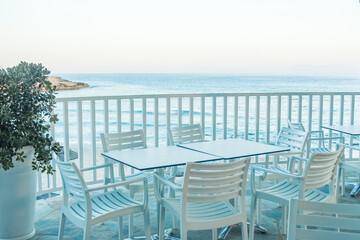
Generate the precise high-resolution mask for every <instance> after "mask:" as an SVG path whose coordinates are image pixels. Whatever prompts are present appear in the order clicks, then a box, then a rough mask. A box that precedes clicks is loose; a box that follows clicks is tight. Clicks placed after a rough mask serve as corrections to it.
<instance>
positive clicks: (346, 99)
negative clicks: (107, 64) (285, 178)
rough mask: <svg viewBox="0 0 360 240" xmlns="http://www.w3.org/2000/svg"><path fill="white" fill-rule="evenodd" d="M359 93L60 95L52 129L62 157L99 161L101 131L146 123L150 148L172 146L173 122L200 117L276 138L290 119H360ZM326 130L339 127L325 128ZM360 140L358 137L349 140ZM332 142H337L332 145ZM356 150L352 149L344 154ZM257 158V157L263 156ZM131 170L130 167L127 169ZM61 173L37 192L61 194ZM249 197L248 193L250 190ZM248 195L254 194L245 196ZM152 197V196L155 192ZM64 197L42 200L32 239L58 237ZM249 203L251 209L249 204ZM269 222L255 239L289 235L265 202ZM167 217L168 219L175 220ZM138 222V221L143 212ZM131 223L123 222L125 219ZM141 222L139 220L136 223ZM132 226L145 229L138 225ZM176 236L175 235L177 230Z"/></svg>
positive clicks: (223, 131) (202, 234) (217, 130)
mask: <svg viewBox="0 0 360 240" xmlns="http://www.w3.org/2000/svg"><path fill="white" fill-rule="evenodd" d="M359 100H360V93H358V92H334V93H329V92H313V93H309V92H296V93H295V92H289V93H251V94H246V93H234V94H230V93H226V94H172V95H132V96H110V97H109V96H104V97H81V98H60V99H57V102H58V107H57V110H56V113H57V114H58V115H59V119H60V121H59V122H58V123H57V124H56V125H54V126H52V135H53V136H54V137H55V138H56V139H57V140H58V141H59V142H60V143H61V145H62V146H63V147H64V159H65V161H69V160H70V158H71V154H70V151H71V150H72V151H76V152H77V153H78V154H77V156H76V157H77V158H76V159H75V162H76V163H77V164H78V166H79V167H81V168H82V167H91V166H96V165H99V164H102V163H103V162H104V160H103V158H102V157H101V156H100V153H101V152H102V147H101V141H100V138H99V135H100V133H102V132H105V133H107V132H121V131H129V130H136V129H142V130H143V131H144V133H145V135H146V140H147V145H148V147H158V146H165V145H167V144H168V140H167V137H166V136H167V135H166V130H167V128H168V127H170V126H177V125H187V124H194V123H200V124H201V125H202V126H203V129H204V134H205V138H206V139H207V140H217V139H226V138H244V139H248V140H252V141H257V142H263V143H271V142H273V141H274V140H275V137H276V135H277V133H278V132H279V131H280V129H281V128H282V127H283V126H286V125H287V120H288V119H289V120H291V121H294V122H302V123H303V124H304V126H305V127H306V130H307V131H311V130H321V129H322V128H321V126H323V125H333V124H334V125H335V124H337V125H342V124H359V123H360V101H359ZM325 134H326V135H327V136H334V135H335V134H336V133H334V132H332V131H327V130H326V131H325ZM346 141H347V142H349V143H351V144H355V145H356V144H358V139H357V138H346ZM329 144H330V145H331V144H332V143H329ZM356 154H357V153H353V152H352V151H347V152H346V155H347V156H353V155H354V156H355V155H356ZM263 159H264V158H263V157H257V158H254V159H253V162H261V161H262V160H263ZM127 171H128V172H131V171H133V170H130V169H127ZM85 179H86V180H87V181H89V182H90V183H93V184H97V183H100V182H102V181H103V179H104V174H103V173H102V172H100V171H95V172H94V173H92V174H86V175H85ZM350 188H351V185H347V188H346V194H345V196H341V197H339V202H349V203H355V204H358V203H360V200H359V198H356V197H355V198H350V197H349V191H350ZM61 189H62V186H61V180H60V176H59V174H58V172H57V173H55V174H54V175H52V176H48V175H42V174H39V176H38V195H39V196H49V195H50V194H53V193H55V194H58V193H61V192H60V190H61ZM248 195H249V194H248ZM248 200H250V197H249V198H248V199H247V201H248ZM150 202H152V203H154V202H155V200H154V196H153V194H150ZM60 206H61V195H56V196H54V197H51V198H45V199H39V200H38V201H37V213H36V229H37V234H36V235H35V236H34V237H33V238H32V239H55V238H56V236H57V231H58V226H59V217H60V210H59V208H60ZM155 208H156V204H152V205H151V207H150V211H151V212H150V216H151V224H152V225H151V227H152V233H155V232H156V209H155ZM248 209H250V208H248ZM263 213H264V215H263V216H264V218H263V223H264V227H266V228H267V229H268V233H267V234H260V233H259V234H256V235H255V238H256V239H286V237H285V236H284V235H281V234H280V232H279V214H280V209H279V208H276V206H275V205H274V204H271V203H268V202H265V207H264V208H263ZM170 220H171V219H170V217H169V216H168V221H167V222H168V223H169V225H168V226H170V223H171V221H170ZM136 221H141V224H140V226H142V220H141V218H139V219H137V218H135V223H136ZM125 224H126V221H125ZM135 225H136V224H135ZM135 231H138V232H139V233H140V234H141V233H143V232H142V229H141V228H140V227H136V229H135ZM210 233H211V231H199V232H193V233H192V234H190V235H189V237H190V238H189V239H210ZM174 236H177V232H176V231H175V233H174ZM238 236H239V229H237V228H236V229H235V230H233V231H232V232H231V233H230V234H229V236H228V238H227V239H237V238H238ZM81 238H82V230H81V229H80V228H77V227H75V226H74V225H72V224H71V223H70V222H67V225H66V230H65V239H81ZM116 238H117V223H116V221H109V222H107V223H104V224H101V225H97V226H95V227H94V229H93V235H92V239H116Z"/></svg>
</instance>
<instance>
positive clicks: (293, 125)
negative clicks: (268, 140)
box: [288, 120, 305, 132]
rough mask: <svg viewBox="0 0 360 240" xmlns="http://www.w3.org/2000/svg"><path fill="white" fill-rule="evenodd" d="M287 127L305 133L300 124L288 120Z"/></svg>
mask: <svg viewBox="0 0 360 240" xmlns="http://www.w3.org/2000/svg"><path fill="white" fill-rule="evenodd" d="M288 127H289V128H291V129H294V130H299V131H303V132H305V127H304V125H303V124H302V122H291V121H290V120H288Z"/></svg>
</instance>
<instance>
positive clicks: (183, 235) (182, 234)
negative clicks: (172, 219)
mask: <svg viewBox="0 0 360 240" xmlns="http://www.w3.org/2000/svg"><path fill="white" fill-rule="evenodd" d="M180 239H181V240H187V230H186V229H185V228H184V226H183V224H180Z"/></svg>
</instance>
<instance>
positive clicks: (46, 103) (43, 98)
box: [0, 62, 60, 174]
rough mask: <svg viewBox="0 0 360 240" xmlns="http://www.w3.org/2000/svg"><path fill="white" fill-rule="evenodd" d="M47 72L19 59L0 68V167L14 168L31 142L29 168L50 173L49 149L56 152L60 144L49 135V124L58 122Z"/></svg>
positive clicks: (38, 65) (39, 65) (36, 65)
mask: <svg viewBox="0 0 360 240" xmlns="http://www.w3.org/2000/svg"><path fill="white" fill-rule="evenodd" d="M48 74H50V71H48V70H47V69H46V68H44V67H43V66H42V65H41V64H33V63H26V62H20V64H19V65H17V66H15V67H12V68H7V69H6V70H5V69H0V169H4V170H8V169H10V168H13V167H14V163H13V162H12V157H13V156H16V161H22V162H23V161H24V159H25V156H24V152H22V151H21V149H22V148H23V147H25V146H29V145H31V146H32V147H33V148H34V149H35V155H34V159H33V160H32V167H33V170H40V171H41V172H47V173H48V174H51V173H52V172H53V169H52V167H51V164H50V163H51V162H50V161H51V152H52V151H53V152H56V153H58V152H59V151H60V145H59V143H58V142H56V141H55V140H54V139H53V138H52V137H51V136H50V134H49V131H50V123H55V122H57V121H58V119H57V116H56V115H55V114H53V110H54V108H55V103H56V101H55V95H54V90H55V89H53V88H52V87H51V82H49V81H47V80H46V76H47V75H48Z"/></svg>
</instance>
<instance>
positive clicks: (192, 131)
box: [168, 124, 204, 145]
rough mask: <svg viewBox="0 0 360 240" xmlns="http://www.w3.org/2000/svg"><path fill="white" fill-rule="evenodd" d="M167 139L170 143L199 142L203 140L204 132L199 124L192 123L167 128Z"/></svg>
mask: <svg viewBox="0 0 360 240" xmlns="http://www.w3.org/2000/svg"><path fill="white" fill-rule="evenodd" d="M168 139H169V144H170V145H175V144H181V143H191V142H201V141H204V133H203V130H202V128H201V125H200V124H193V125H188V126H181V127H172V128H169V129H168Z"/></svg>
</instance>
